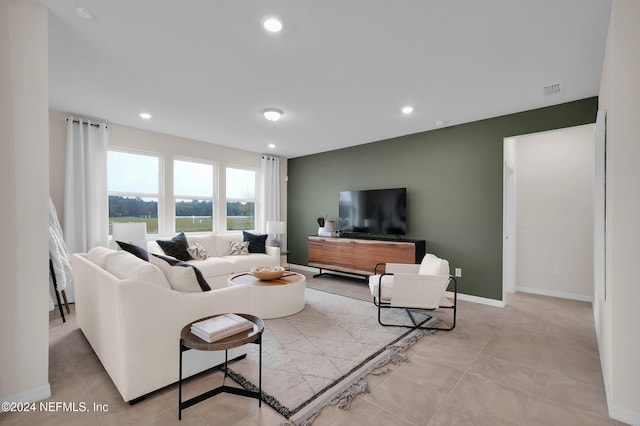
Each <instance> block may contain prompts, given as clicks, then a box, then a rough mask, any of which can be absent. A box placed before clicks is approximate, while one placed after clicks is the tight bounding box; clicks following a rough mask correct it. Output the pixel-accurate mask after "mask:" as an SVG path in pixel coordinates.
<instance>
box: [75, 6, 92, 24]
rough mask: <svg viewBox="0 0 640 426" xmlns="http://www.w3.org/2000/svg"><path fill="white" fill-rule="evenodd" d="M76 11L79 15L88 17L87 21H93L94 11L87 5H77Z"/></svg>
mask: <svg viewBox="0 0 640 426" xmlns="http://www.w3.org/2000/svg"><path fill="white" fill-rule="evenodd" d="M76 13H77V14H78V16H79V17H81V18H83V19H86V20H87V21H91V20H92V19H93V13H91V11H90V10H89V9H87V8H86V7H80V6H78V7H76Z"/></svg>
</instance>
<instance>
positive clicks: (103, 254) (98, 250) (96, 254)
mask: <svg viewBox="0 0 640 426" xmlns="http://www.w3.org/2000/svg"><path fill="white" fill-rule="evenodd" d="M114 253H118V251H117V250H114V249H110V248H106V247H102V246H96V247H94V248H92V249H91V250H89V253H87V259H88V260H89V261H91V262H93V263H95V264H96V265H98V266H99V267H101V268H102V269H107V257H109V256H110V255H112V254H114Z"/></svg>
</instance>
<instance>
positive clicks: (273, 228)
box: [267, 221, 287, 247]
mask: <svg viewBox="0 0 640 426" xmlns="http://www.w3.org/2000/svg"><path fill="white" fill-rule="evenodd" d="M286 233H287V222H277V221H268V222H267V234H269V235H274V237H273V239H272V240H271V244H269V245H270V246H271V247H282V242H281V241H280V234H286Z"/></svg>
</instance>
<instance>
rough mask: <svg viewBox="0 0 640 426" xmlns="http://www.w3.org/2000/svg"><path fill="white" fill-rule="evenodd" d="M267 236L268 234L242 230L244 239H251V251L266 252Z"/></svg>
mask: <svg viewBox="0 0 640 426" xmlns="http://www.w3.org/2000/svg"><path fill="white" fill-rule="evenodd" d="M267 237H268V235H267V234H252V233H251V232H247V231H242V240H243V241H249V253H266V252H267Z"/></svg>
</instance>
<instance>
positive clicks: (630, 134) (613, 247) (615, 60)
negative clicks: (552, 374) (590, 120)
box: [594, 0, 640, 425]
mask: <svg viewBox="0 0 640 426" xmlns="http://www.w3.org/2000/svg"><path fill="white" fill-rule="evenodd" d="M638 22H640V2H638V1H637V0H613V2H612V8H611V18H610V21H609V33H608V37H607V46H606V50H605V59H604V66H603V73H602V79H601V85H600V94H599V109H601V110H605V111H606V112H607V135H606V144H607V148H606V149H607V156H606V163H607V164H606V169H607V170H606V203H607V206H606V229H607V233H606V300H600V299H599V298H597V297H596V298H595V301H594V316H595V320H596V330H597V334H598V346H599V349H600V359H601V362H602V370H603V374H604V381H605V388H606V391H607V401H608V406H609V414H610V416H611V417H613V418H614V419H617V420H621V421H623V422H625V423H629V424H633V425H640V392H639V391H638V384H639V383H640V367H639V365H640V363H639V362H638V360H640V338H639V337H638V324H640V309H638V301H640V284H639V279H638V270H637V265H638V253H639V250H638V241H640V192H639V191H638V188H637V187H638V182H640V167H638V162H639V160H640V142H639V141H640V120H639V119H638V117H640V78H639V76H640V49H639V48H638V40H640V25H638Z"/></svg>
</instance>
